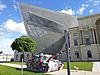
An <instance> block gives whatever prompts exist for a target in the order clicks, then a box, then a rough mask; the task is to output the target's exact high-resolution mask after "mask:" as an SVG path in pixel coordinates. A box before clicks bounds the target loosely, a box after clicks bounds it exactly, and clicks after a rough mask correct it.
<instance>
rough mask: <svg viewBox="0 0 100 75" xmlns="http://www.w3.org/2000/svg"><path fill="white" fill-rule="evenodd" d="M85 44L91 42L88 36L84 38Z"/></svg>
mask: <svg viewBox="0 0 100 75" xmlns="http://www.w3.org/2000/svg"><path fill="white" fill-rule="evenodd" d="M85 44H86V45H90V44H91V41H90V38H89V37H87V38H85Z"/></svg>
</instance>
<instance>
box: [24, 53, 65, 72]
mask: <svg viewBox="0 0 100 75" xmlns="http://www.w3.org/2000/svg"><path fill="white" fill-rule="evenodd" d="M54 58H55V56H53V55H49V54H38V55H34V56H33V58H32V59H30V60H28V61H27V62H26V65H27V69H29V70H31V71H34V72H51V71H57V70H60V69H62V68H63V62H61V61H60V60H56V59H54Z"/></svg>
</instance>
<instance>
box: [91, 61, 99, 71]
mask: <svg viewBox="0 0 100 75" xmlns="http://www.w3.org/2000/svg"><path fill="white" fill-rule="evenodd" d="M92 72H100V62H93V68H92Z"/></svg>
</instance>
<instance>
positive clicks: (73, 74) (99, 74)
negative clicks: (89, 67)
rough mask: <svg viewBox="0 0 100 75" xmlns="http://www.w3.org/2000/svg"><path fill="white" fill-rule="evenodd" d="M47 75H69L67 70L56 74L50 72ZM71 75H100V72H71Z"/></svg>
mask: <svg viewBox="0 0 100 75" xmlns="http://www.w3.org/2000/svg"><path fill="white" fill-rule="evenodd" d="M46 74H51V75H68V74H67V69H62V70H60V71H55V72H48V73H46ZM70 75H100V72H90V71H79V70H71V73H70Z"/></svg>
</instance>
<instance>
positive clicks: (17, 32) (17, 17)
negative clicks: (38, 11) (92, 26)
mask: <svg viewBox="0 0 100 75" xmlns="http://www.w3.org/2000/svg"><path fill="white" fill-rule="evenodd" d="M18 2H22V3H26V4H29V5H33V6H38V7H42V8H46V9H50V10H53V11H58V12H61V13H65V14H69V15H75V16H88V15H91V14H96V13H100V0H0V41H1V44H0V51H3V52H4V53H5V54H13V51H12V49H11V47H10V45H11V43H12V42H13V41H14V40H15V39H16V38H18V37H20V36H22V35H27V33H26V30H25V27H24V23H23V20H22V17H21V14H20V10H19V8H18V5H17V3H18Z"/></svg>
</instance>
